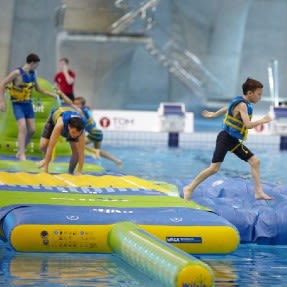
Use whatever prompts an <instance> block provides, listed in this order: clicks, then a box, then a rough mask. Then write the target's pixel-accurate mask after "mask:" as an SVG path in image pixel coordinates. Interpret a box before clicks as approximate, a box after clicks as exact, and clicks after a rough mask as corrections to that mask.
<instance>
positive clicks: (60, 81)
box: [54, 58, 76, 101]
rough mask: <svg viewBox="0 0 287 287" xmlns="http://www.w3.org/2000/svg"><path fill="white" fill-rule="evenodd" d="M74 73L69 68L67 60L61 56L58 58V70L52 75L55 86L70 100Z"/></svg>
mask: <svg viewBox="0 0 287 287" xmlns="http://www.w3.org/2000/svg"><path fill="white" fill-rule="evenodd" d="M75 79H76V73H75V72H74V71H73V70H71V69H70V68H69V60H68V59H67V58H61V59H60V60H59V71H58V72H57V73H56V75H55V77H54V82H55V84H56V86H57V88H58V89H59V90H60V91H61V92H62V93H64V94H65V95H66V96H67V97H68V98H69V99H70V100H71V101H74V98H75V96H74V83H75Z"/></svg>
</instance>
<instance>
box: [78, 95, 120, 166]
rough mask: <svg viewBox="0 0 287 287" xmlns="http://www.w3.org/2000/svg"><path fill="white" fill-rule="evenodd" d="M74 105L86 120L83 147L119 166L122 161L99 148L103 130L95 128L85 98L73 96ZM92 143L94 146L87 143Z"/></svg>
mask: <svg viewBox="0 0 287 287" xmlns="http://www.w3.org/2000/svg"><path fill="white" fill-rule="evenodd" d="M74 105H75V106H76V107H78V108H80V109H81V110H82V113H83V115H84V116H85V118H86V120H87V124H86V131H87V133H88V134H87V137H86V146H85V149H86V150H88V151H90V152H92V153H94V154H95V155H96V157H97V158H100V157H103V158H106V159H108V160H111V161H112V162H114V163H115V164H116V165H117V166H118V167H119V168H120V167H121V165H122V161H121V160H120V159H118V158H116V157H115V156H113V155H112V154H110V153H109V152H107V151H104V150H102V149H101V143H102V141H103V132H102V131H101V130H100V129H97V127H96V122H95V121H94V119H93V116H92V114H91V111H90V109H89V108H88V107H87V106H86V100H85V99H84V98H83V97H75V100H74ZM91 142H92V143H93V145H94V147H91V146H89V145H88V144H89V143H91Z"/></svg>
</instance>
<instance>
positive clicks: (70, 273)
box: [0, 146, 287, 287]
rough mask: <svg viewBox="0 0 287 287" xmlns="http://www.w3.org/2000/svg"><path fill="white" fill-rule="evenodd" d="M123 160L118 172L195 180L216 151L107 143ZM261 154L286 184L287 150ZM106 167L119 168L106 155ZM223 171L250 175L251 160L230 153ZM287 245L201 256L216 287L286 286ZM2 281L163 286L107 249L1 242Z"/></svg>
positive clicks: (275, 178) (264, 166)
mask: <svg viewBox="0 0 287 287" xmlns="http://www.w3.org/2000/svg"><path fill="white" fill-rule="evenodd" d="M104 149H105V150H107V151H109V152H111V153H113V154H114V155H116V156H117V157H119V158H121V159H122V161H123V167H122V169H121V170H119V171H120V172H124V173H128V174H132V175H136V176H140V177H143V178H146V179H152V180H158V181H167V182H172V180H174V179H177V180H186V179H190V180H191V179H192V178H193V177H194V176H195V175H196V174H197V173H198V172H199V171H200V170H201V169H202V168H205V167H206V166H207V165H209V163H210V159H211V156H212V150H207V149H204V150H200V149H198V148H197V149H196V148H167V147H142V146H140V147H139V146H137V147H136V146H135V147H133V146H127V147H115V146H105V147H104ZM252 150H253V151H254V152H255V153H256V154H257V156H258V157H259V158H260V159H261V177H262V180H263V181H267V182H273V183H274V182H276V183H278V184H284V185H287V177H286V175H285V171H286V169H287V153H286V152H280V151H276V150H275V151H274V150H272V152H271V153H270V154H268V152H266V149H263V148H258V149H256V150H254V149H252ZM98 163H101V164H102V165H103V166H104V167H105V168H107V169H110V170H114V171H117V168H116V166H115V165H114V164H113V163H111V162H109V161H106V160H104V159H102V160H101V161H100V162H98ZM219 174H221V175H224V176H230V177H236V176H242V177H244V178H250V170H249V166H248V164H246V163H245V162H241V161H240V160H238V159H237V158H235V157H234V156H232V155H228V157H227V158H226V161H225V162H224V164H223V165H222V169H221V170H220V172H219ZM285 254H287V246H259V245H251V244H248V245H247V244H246V245H240V246H239V248H238V249H237V250H236V251H235V252H234V253H233V254H229V255H224V256H211V255H204V256H200V259H201V260H203V261H204V262H206V263H207V264H208V265H209V266H210V267H211V268H212V269H213V271H214V273H215V276H216V284H215V286H217V287H225V286H233V287H235V286H242V287H248V286H252V287H257V286H258V287H259V286H260V287H267V286H268V287H269V286H285V285H286V282H287V258H286V256H285ZM0 258H1V274H0V286H5V287H9V286H18V287H19V286H20V287H21V286H33V287H35V286H37V287H38V286H46V287H51V286H78V287H80V286H81V287H82V286H83V287H84V286H97V287H113V286H117V287H121V286H125V287H127V286H128V287H133V286H141V287H163V286H161V285H160V284H159V283H158V282H155V281H153V280H151V279H150V278H148V277H147V276H146V275H144V274H142V273H141V272H140V271H139V270H136V269H134V268H132V267H131V266H129V265H128V264H126V263H125V262H124V261H122V260H121V259H120V258H119V257H117V256H115V255H104V254H42V253H39V254H19V253H14V252H13V251H11V250H9V249H8V248H7V246H5V244H4V243H1V245H0Z"/></svg>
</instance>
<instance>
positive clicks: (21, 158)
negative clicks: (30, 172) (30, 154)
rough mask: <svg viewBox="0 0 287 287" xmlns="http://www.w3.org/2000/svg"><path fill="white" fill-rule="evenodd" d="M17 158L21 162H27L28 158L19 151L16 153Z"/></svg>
mask: <svg viewBox="0 0 287 287" xmlns="http://www.w3.org/2000/svg"><path fill="white" fill-rule="evenodd" d="M16 158H18V159H19V160H26V156H25V154H24V153H20V152H19V151H18V152H17V153H16Z"/></svg>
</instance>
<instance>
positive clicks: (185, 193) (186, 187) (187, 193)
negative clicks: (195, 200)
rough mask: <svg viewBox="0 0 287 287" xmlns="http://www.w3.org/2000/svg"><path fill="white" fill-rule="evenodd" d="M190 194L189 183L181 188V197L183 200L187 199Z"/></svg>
mask: <svg viewBox="0 0 287 287" xmlns="http://www.w3.org/2000/svg"><path fill="white" fill-rule="evenodd" d="M191 194H192V190H191V188H190V186H189V185H186V186H185V187H184V188H183V199H184V200H185V201H189V200H190V198H191Z"/></svg>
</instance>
